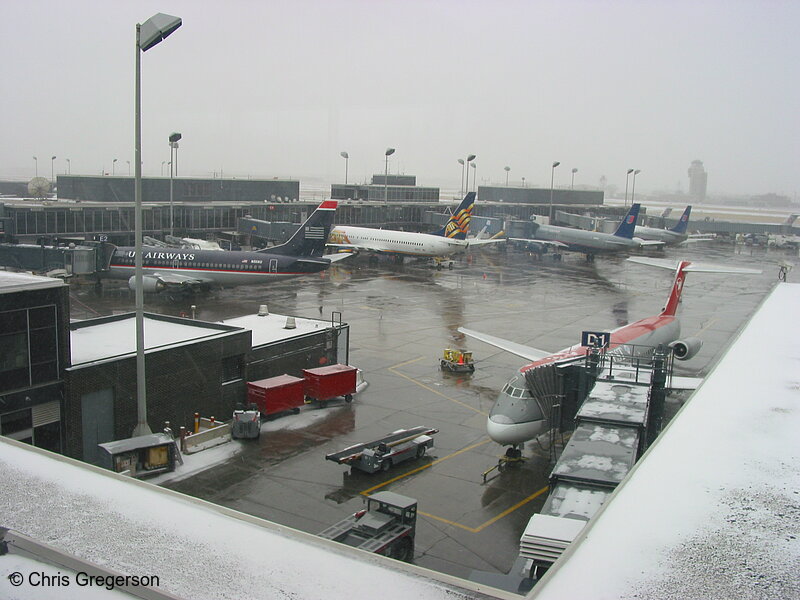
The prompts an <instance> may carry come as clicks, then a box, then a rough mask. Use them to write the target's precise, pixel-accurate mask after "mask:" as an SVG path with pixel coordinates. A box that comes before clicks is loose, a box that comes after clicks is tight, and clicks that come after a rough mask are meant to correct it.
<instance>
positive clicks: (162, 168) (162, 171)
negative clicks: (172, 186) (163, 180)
mask: <svg viewBox="0 0 800 600" xmlns="http://www.w3.org/2000/svg"><path fill="white" fill-rule="evenodd" d="M170 153H172V151H171V150H170ZM165 164H167V161H165V160H162V161H161V176H162V177H163V176H164V165H165Z"/></svg>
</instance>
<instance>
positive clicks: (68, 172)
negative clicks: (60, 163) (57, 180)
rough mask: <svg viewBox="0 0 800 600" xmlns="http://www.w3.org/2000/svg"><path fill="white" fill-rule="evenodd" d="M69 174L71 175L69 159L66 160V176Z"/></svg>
mask: <svg viewBox="0 0 800 600" xmlns="http://www.w3.org/2000/svg"><path fill="white" fill-rule="evenodd" d="M70 173H72V165H71V164H70V162H69V159H67V175H69V174H70Z"/></svg>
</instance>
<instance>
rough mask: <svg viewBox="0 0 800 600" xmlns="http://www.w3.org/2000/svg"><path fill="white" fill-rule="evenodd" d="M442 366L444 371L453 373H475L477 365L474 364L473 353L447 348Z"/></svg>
mask: <svg viewBox="0 0 800 600" xmlns="http://www.w3.org/2000/svg"><path fill="white" fill-rule="evenodd" d="M440 365H441V367H442V370H443V371H450V372H452V373H474V372H475V363H473V362H472V352H468V351H466V350H453V349H451V348H445V350H444V356H443V357H442V360H441V362H440Z"/></svg>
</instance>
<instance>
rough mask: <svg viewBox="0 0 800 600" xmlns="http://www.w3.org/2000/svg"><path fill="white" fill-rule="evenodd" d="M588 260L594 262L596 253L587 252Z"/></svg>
mask: <svg viewBox="0 0 800 600" xmlns="http://www.w3.org/2000/svg"><path fill="white" fill-rule="evenodd" d="M586 262H590V263H592V262H594V254H587V255H586Z"/></svg>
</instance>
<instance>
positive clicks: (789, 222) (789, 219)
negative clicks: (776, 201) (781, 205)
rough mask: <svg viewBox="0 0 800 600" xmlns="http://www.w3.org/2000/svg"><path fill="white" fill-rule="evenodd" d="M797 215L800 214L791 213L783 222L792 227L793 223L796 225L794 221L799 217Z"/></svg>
mask: <svg viewBox="0 0 800 600" xmlns="http://www.w3.org/2000/svg"><path fill="white" fill-rule="evenodd" d="M797 217H798V215H796V214H791V215H789V216H788V217H786V220H785V221H784V222H783V224H784V225H786V226H788V227H791V226H792V225H794V222H795V220H796V219H797Z"/></svg>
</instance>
